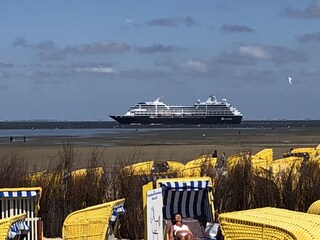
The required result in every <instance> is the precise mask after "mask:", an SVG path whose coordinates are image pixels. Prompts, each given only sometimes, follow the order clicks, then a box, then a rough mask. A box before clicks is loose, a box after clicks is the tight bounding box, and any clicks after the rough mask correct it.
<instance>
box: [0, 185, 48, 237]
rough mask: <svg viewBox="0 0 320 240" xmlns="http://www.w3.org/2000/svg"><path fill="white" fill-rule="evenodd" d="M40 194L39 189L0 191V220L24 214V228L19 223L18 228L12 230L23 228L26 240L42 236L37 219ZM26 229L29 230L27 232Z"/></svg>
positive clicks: (7, 189)
mask: <svg viewBox="0 0 320 240" xmlns="http://www.w3.org/2000/svg"><path fill="white" fill-rule="evenodd" d="M41 193H42V189H41V188H40V187H31V188H2V189H0V219H5V218H10V217H13V216H16V215H20V214H23V213H25V214H26V218H25V226H22V224H21V223H19V226H18V225H16V226H12V230H13V231H14V229H18V227H20V228H21V229H22V227H23V228H24V229H25V230H26V232H27V234H26V239H27V240H38V239H39V236H42V227H41V226H40V225H39V220H40V218H39V217H38V211H39V209H40V206H39V202H40V198H41ZM27 228H29V229H28V231H27ZM13 234H14V233H13Z"/></svg>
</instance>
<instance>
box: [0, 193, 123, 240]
mask: <svg viewBox="0 0 320 240" xmlns="http://www.w3.org/2000/svg"><path fill="white" fill-rule="evenodd" d="M41 192H42V189H41V188H6V189H0V240H18V239H26V240H42V239H43V232H42V221H41V219H40V218H39V217H38V216H37V213H38V210H39V208H40V207H39V201H40V197H41ZM124 203H125V199H119V200H115V201H112V202H108V203H102V204H98V205H95V206H91V207H87V208H85V209H81V210H78V211H75V212H72V213H71V214H69V215H68V216H67V217H66V219H65V221H64V223H63V228H62V238H63V240H76V239H88V240H105V239H114V238H115V235H117V229H118V226H119V223H118V217H119V215H120V214H122V213H124V211H125V209H124Z"/></svg>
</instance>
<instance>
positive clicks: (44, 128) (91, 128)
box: [0, 120, 320, 138]
mask: <svg viewBox="0 0 320 240" xmlns="http://www.w3.org/2000/svg"><path fill="white" fill-rule="evenodd" d="M313 127H320V120H255V121H242V122H241V123H240V124H232V125H226V124H220V125H219V124H217V125H120V124H118V123H116V122H115V121H2V122H0V137H1V138H3V137H8V136H12V137H17V136H25V137H30V136H31V137H32V136H69V137H90V136H99V135H105V134H120V135H121V134H127V133H128V132H132V131H135V130H136V131H137V130H139V132H141V131H144V132H148V131H150V130H152V131H155V130H159V131H161V130H164V129H190V128H203V129H206V128H221V129H223V128H235V129H246V128H257V129H260V128H271V129H272V128H277V129H278V128H313Z"/></svg>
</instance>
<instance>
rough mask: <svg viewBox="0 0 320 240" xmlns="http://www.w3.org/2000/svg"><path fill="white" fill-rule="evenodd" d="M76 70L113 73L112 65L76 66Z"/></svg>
mask: <svg viewBox="0 0 320 240" xmlns="http://www.w3.org/2000/svg"><path fill="white" fill-rule="evenodd" d="M76 70H77V71H78V72H93V73H115V70H114V69H113V68H112V67H82V68H80V67H79V68H76Z"/></svg>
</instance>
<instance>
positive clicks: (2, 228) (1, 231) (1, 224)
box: [0, 213, 27, 240]
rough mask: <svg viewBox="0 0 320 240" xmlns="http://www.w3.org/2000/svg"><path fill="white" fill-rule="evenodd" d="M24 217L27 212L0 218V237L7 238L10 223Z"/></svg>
mask: <svg viewBox="0 0 320 240" xmlns="http://www.w3.org/2000/svg"><path fill="white" fill-rule="evenodd" d="M26 217H27V214H26V213H23V214H19V215H15V216H12V217H8V218H4V219H0V239H4V240H5V239H8V236H9V232H10V227H11V225H12V224H14V223H16V222H18V221H22V220H24V219H25V218H26Z"/></svg>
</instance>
